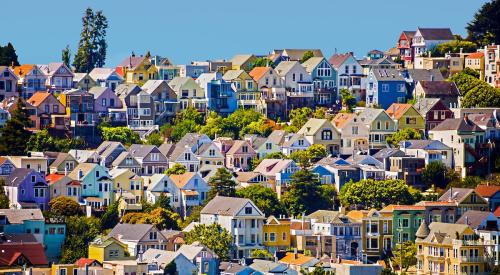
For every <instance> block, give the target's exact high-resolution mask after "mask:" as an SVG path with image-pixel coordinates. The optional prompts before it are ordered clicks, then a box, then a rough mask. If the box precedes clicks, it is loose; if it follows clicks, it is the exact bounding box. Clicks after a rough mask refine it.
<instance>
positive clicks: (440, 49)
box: [431, 39, 477, 57]
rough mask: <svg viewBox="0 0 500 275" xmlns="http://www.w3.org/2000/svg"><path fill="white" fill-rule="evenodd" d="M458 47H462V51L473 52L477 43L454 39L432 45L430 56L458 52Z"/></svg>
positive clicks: (441, 55)
mask: <svg viewBox="0 0 500 275" xmlns="http://www.w3.org/2000/svg"><path fill="white" fill-rule="evenodd" d="M460 49H462V50H463V52H464V53H470V52H475V51H476V50H477V44H476V43H474V42H470V41H467V40H458V39H455V40H452V41H450V42H446V43H442V44H439V45H437V46H436V47H434V48H433V49H432V53H431V56H434V57H443V56H445V54H447V53H459V52H460Z"/></svg>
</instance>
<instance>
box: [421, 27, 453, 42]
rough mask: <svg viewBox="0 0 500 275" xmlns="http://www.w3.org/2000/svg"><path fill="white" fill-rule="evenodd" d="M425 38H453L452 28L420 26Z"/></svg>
mask: <svg viewBox="0 0 500 275" xmlns="http://www.w3.org/2000/svg"><path fill="white" fill-rule="evenodd" d="M418 30H419V31H420V34H421V35H422V37H423V38H424V39H425V40H453V38H454V37H453V33H452V32H451V30H450V28H418Z"/></svg>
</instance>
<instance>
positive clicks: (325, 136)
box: [321, 130, 332, 140]
mask: <svg viewBox="0 0 500 275" xmlns="http://www.w3.org/2000/svg"><path fill="white" fill-rule="evenodd" d="M321 139H322V140H332V130H323V131H322V132H321Z"/></svg>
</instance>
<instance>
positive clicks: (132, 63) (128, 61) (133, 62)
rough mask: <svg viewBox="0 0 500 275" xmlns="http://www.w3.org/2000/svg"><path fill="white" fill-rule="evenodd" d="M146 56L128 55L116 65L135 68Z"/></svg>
mask: <svg viewBox="0 0 500 275" xmlns="http://www.w3.org/2000/svg"><path fill="white" fill-rule="evenodd" d="M145 58H146V57H144V56H129V57H127V58H125V59H123V61H122V62H121V63H120V64H119V65H118V67H127V68H129V69H135V68H136V67H137V66H139V65H140V64H141V63H142V61H143V60H144V59H145Z"/></svg>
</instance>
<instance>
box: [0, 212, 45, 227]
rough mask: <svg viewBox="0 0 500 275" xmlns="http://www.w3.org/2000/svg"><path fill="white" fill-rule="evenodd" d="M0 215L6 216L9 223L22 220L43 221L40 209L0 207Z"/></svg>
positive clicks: (19, 222) (20, 222) (18, 222)
mask: <svg viewBox="0 0 500 275" xmlns="http://www.w3.org/2000/svg"><path fill="white" fill-rule="evenodd" d="M0 216H6V217H7V220H8V221H9V223H10V224H22V223H23V222H24V221H32V220H38V221H43V220H44V218H43V214H42V211H41V210H40V209H0Z"/></svg>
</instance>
